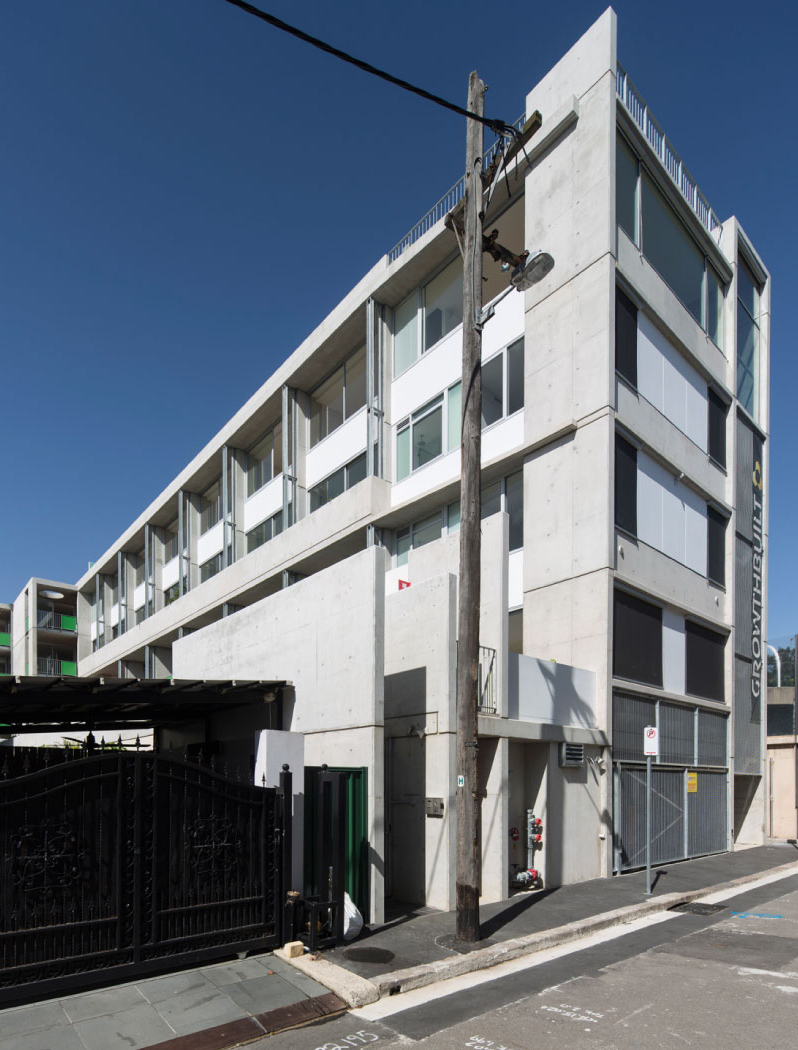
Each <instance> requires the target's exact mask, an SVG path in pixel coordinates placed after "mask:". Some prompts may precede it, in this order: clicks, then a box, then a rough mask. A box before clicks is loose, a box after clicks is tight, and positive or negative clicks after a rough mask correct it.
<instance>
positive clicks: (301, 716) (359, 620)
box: [172, 547, 387, 922]
mask: <svg viewBox="0 0 798 1050" xmlns="http://www.w3.org/2000/svg"><path fill="white" fill-rule="evenodd" d="M386 559H387V555H386V554H385V552H384V551H383V550H382V548H380V547H371V548H369V549H368V550H366V551H362V552H361V553H360V554H356V555H354V556H352V557H351V558H347V559H346V560H344V561H341V562H338V563H336V564H335V565H332V566H331V567H330V568H328V569H324V570H322V571H321V572H318V573H316V574H315V575H313V576H309V577H308V578H307V579H305V580H300V581H299V582H298V583H295V584H294V585H293V586H291V587H288V588H287V589H286V590H283V591H280V592H278V593H277V594H273V595H270V596H269V597H268V598H264V599H263V600H261V601H259V602H256V603H255V604H254V605H251V606H249V607H247V608H245V609H241V610H240V611H239V612H237V613H236V614H235V615H234V616H229V617H226V618H225V619H223V620H219V621H217V622H216V623H214V624H211V625H209V626H208V627H205V628H203V629H202V630H200V631H197V632H196V633H194V634H191V635H189V636H188V637H186V638H183V639H181V640H179V641H177V642H175V644H174V646H173V648H172V673H173V675H174V676H175V678H210V679H214V678H215V679H223V680H224V679H239V680H241V679H256V680H257V679H260V680H265V681H288V682H292V683H293V686H294V693H295V702H294V705H293V710H290V711H284V713H283V716H284V719H285V720H286V721H285V724H284V728H285V729H286V730H290V731H292V732H295V733H304V734H305V735H306V741H305V745H306V751H305V754H306V760H307V761H308V762H310V763H311V764H319V765H320V764H322V763H323V762H326V763H328V764H329V765H352V766H365V767H367V768H368V791H369V842H370V845H371V849H372V851H373V855H374V863H373V864H372V867H371V872H370V882H371V920H372V922H380V921H382V916H383V907H384V895H383V875H382V859H381V858H382V855H383V849H384V842H383V833H384V813H383V800H382V783H383V757H384V756H383V747H384V745H383V640H384V608H385V595H384V581H385V569H386Z"/></svg>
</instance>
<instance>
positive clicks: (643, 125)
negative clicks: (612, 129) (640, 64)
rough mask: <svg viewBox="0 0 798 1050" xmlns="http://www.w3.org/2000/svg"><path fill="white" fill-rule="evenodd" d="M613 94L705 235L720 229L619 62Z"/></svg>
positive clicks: (692, 179)
mask: <svg viewBox="0 0 798 1050" xmlns="http://www.w3.org/2000/svg"><path fill="white" fill-rule="evenodd" d="M615 90H616V94H617V96H618V98H619V99H620V100H621V102H622V103H623V105H624V108H625V110H626V112H627V113H628V114H629V116H630V117H631V118H632V120H633V121H634V122H635V124H637V126H638V127H639V128H640V130H641V131H642V132H643V134H644V135H645V137H646V139H647V140H648V143H649V145H650V146H651V148H652V149H653V150H654V152H655V153H656V155H657V157H658V158H659V160H660V162H661V163H662V166H663V168H665V171H667V173H668V175H669V177H670V180H671V182H672V183H673V184H674V186H676V188H677V189H678V190H679V193H681V195H682V197H684V199H685V200H686V201H687V203H688V204H689V205H690V207H691V208H692V209H693V211H694V212H695V214H696V215H697V216H698V218H699V220H700V222H701V225H702V226H703V227H704V229H705V230H706V231H707V232H708V233H714V232H715V230H717V229H719V228H720V224H721V223H720V219H719V218H718V216H717V215H716V214H715V212H714V211H713V210H712V208H711V207H710V206H709V203H708V201H707V199H706V197H705V196H704V194H703V193H702V192H701V190H700V189H699V188H698V184H697V183H696V181H695V179H694V178H693V176H692V175H691V174H690V172H689V171H688V170H687V168H686V167H685V165H684V164H683V162H682V160H681V158H680V157H679V154H678V153H677V152H676V150H675V149H674V148H673V146H672V145H671V143H670V141H669V140H668V137H667V136H666V134H665V132H664V131H663V130H662V128H661V127H660V126H659V124H658V123H657V121H656V120H655V119H654V116H653V115H652V113H651V111H650V110H649V108H648V106H647V105H646V104H645V102H644V101H643V99H642V97H641V96H640V93H639V92H638V90H637V88H636V87H635V86H634V84H633V83H632V81H631V80H630V78H629V74H628V73H627V72H626V70H625V69H624V68H623V66H621V64H620V62H619V63H618V65H617V71H616V76H615Z"/></svg>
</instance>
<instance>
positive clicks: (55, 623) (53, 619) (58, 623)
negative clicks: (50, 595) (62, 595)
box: [36, 609, 78, 634]
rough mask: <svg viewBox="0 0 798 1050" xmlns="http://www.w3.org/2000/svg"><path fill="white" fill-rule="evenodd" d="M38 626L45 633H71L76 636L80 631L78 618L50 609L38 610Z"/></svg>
mask: <svg viewBox="0 0 798 1050" xmlns="http://www.w3.org/2000/svg"><path fill="white" fill-rule="evenodd" d="M36 626H37V627H38V628H39V629H40V630H44V631H70V632H71V633H72V634H74V633H75V632H76V631H77V629H78V620H77V617H76V616H73V615H71V614H68V613H58V612H53V611H52V610H50V609H37V610H36Z"/></svg>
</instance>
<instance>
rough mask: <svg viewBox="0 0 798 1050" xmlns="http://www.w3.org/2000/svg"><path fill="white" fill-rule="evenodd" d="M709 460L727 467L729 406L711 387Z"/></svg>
mask: <svg viewBox="0 0 798 1050" xmlns="http://www.w3.org/2000/svg"><path fill="white" fill-rule="evenodd" d="M707 402H708V414H709V423H708V437H709V441H708V444H709V458H710V459H714V461H715V462H716V463H717V464H718V465H719V466H721V467H725V466H726V413H727V412H728V410H729V406H728V405H727V404H726V402H725V401H724V400H723V398H722V397H720V396H719V395H718V394H716V393H715V391H714V390H713V389H712V387H710V388H709V389H708V390H707Z"/></svg>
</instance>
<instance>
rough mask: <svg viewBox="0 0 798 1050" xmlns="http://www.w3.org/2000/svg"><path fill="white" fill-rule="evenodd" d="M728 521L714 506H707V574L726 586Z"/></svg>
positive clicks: (714, 581) (714, 580) (711, 578)
mask: <svg viewBox="0 0 798 1050" xmlns="http://www.w3.org/2000/svg"><path fill="white" fill-rule="evenodd" d="M726 522H727V518H726V517H725V516H724V515H723V514H721V513H720V512H719V511H717V510H715V509H714V507H707V576H708V577H709V579H710V580H712V581H713V583H719V584H720V585H721V587H725V586H726Z"/></svg>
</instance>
